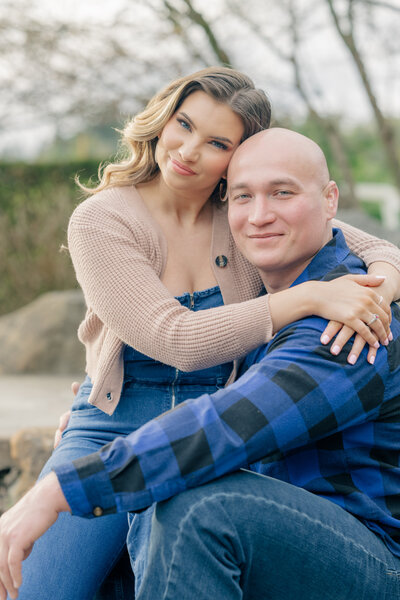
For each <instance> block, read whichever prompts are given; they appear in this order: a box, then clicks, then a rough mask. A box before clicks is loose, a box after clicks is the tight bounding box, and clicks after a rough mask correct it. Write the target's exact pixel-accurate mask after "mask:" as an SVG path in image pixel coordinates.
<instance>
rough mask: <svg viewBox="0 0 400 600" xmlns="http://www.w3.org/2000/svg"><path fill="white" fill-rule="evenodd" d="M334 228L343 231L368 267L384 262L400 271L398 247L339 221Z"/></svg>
mask: <svg viewBox="0 0 400 600" xmlns="http://www.w3.org/2000/svg"><path fill="white" fill-rule="evenodd" d="M333 226H334V227H339V228H340V229H341V230H342V231H343V233H344V237H345V240H346V243H347V245H348V247H349V248H350V250H351V251H352V252H354V254H357V256H359V257H360V258H361V259H362V260H363V261H364V262H365V264H366V265H367V267H369V266H370V265H371V264H372V263H373V262H377V261H382V262H387V263H390V264H391V265H392V266H393V267H395V268H396V269H397V270H398V271H400V250H399V248H397V246H395V245H394V244H391V243H390V242H388V241H387V240H382V239H379V238H377V237H375V236H374V235H371V234H369V233H366V232H365V231H362V230H361V229H358V228H357V227H353V226H352V225H348V224H347V223H343V221H339V219H334V220H333Z"/></svg>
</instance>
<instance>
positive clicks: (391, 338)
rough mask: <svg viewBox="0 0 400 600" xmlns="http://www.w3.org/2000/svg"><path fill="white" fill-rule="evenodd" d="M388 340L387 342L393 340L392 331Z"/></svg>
mask: <svg viewBox="0 0 400 600" xmlns="http://www.w3.org/2000/svg"><path fill="white" fill-rule="evenodd" d="M388 340H389V342H393V333H392V332H390V333H389V335H388Z"/></svg>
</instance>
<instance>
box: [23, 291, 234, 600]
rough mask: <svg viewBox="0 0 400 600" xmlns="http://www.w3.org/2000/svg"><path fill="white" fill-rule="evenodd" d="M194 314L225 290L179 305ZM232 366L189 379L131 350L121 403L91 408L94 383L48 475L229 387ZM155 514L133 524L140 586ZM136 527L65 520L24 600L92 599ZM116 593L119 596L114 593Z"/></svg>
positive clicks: (27, 571) (32, 572)
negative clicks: (166, 413)
mask: <svg viewBox="0 0 400 600" xmlns="http://www.w3.org/2000/svg"><path fill="white" fill-rule="evenodd" d="M177 299H178V300H179V301H180V303H181V304H182V305H183V306H186V307H188V308H190V309H191V310H194V311H196V310H203V309H206V308H213V307H216V306H220V305H222V304H223V300H222V295H221V293H220V290H219V287H217V286H216V287H213V288H210V289H207V290H203V291H200V292H194V293H193V294H188V293H186V294H183V295H182V296H180V297H178V298H177ZM231 369H232V363H226V364H224V365H219V366H216V367H211V368H208V369H202V370H199V371H194V372H191V373H184V372H182V371H179V370H178V369H176V368H174V367H171V366H168V365H165V364H162V363H160V362H158V361H155V360H153V359H151V358H149V357H147V356H145V355H143V354H141V353H140V352H137V351H136V350H134V349H133V348H130V347H128V346H126V347H125V351H124V384H123V389H122V394H121V399H120V402H119V404H118V406H117V408H116V410H115V412H114V413H113V414H112V415H111V416H110V415H107V414H106V413H104V412H102V411H101V410H99V409H98V408H97V407H95V406H93V405H91V404H89V403H88V401H87V400H88V397H89V395H90V391H91V387H92V383H91V381H90V379H89V378H88V377H87V378H86V380H85V381H84V382H83V384H82V385H81V387H80V389H79V392H78V394H77V396H76V398H75V401H74V404H73V407H72V414H71V418H70V421H69V424H68V427H67V429H66V431H65V432H64V434H63V437H62V440H61V443H60V444H59V446H58V447H57V448H56V450H55V451H54V453H53V455H52V457H51V458H50V459H49V461H48V462H47V464H46V466H45V468H44V470H43V472H42V475H43V474H45V473H48V472H49V471H50V470H51V469H52V467H53V466H55V465H56V464H61V463H63V462H66V461H71V460H74V459H76V458H79V457H80V456H83V455H85V454H88V453H91V452H95V451H97V450H99V449H100V448H101V447H102V446H103V445H104V444H106V443H108V442H111V441H113V440H114V439H115V437H117V436H121V435H122V436H126V435H128V434H129V433H131V432H132V431H134V430H135V429H137V428H138V427H140V426H141V425H143V424H144V423H146V422H147V421H149V420H150V419H152V418H154V417H156V416H158V415H159V414H160V413H162V412H164V411H166V410H169V409H170V408H172V407H174V406H176V405H177V404H179V403H180V402H183V401H184V400H187V399H189V398H195V397H198V396H200V395H201V394H204V393H207V394H212V393H213V392H215V391H216V390H217V389H219V388H220V387H223V386H224V385H225V383H226V381H227V379H228V377H229V374H230V372H231ZM151 514H152V509H151V508H150V509H148V510H147V511H144V512H143V513H140V514H139V515H133V514H132V515H130V516H129V520H130V522H131V523H132V527H133V528H135V533H137V535H135V536H130V539H132V538H134V539H135V542H134V543H131V544H130V548H129V552H130V556H131V562H132V565H133V566H134V567H135V571H136V579H137V582H136V583H137V584H139V583H140V579H141V575H142V571H143V568H144V564H145V560H146V555H147V539H148V534H149V528H150V522H151ZM128 526H129V525H128V520H127V516H126V514H124V513H121V514H116V515H109V516H106V517H101V518H99V519H82V518H79V517H71V515H70V514H69V513H62V514H61V515H60V517H59V519H58V520H57V522H56V523H55V524H54V525H53V526H52V527H51V528H50V530H49V531H48V532H46V534H45V535H44V536H42V537H41V538H40V539H39V540H38V541H37V542H36V544H35V546H34V549H33V552H32V554H31V555H30V557H29V558H28V559H27V560H26V561H25V562H24V566H23V568H24V570H23V573H24V584H23V586H22V588H21V589H20V592H19V600H27V599H28V598H29V600H53V599H54V598H58V599H59V600H76V599H77V598H79V600H86V599H87V600H92V598H93V596H94V594H95V593H96V590H97V588H98V587H99V584H100V583H101V582H102V581H103V580H104V579H105V578H106V576H107V574H108V573H109V572H110V571H111V569H112V567H113V566H114V564H115V563H116V562H117V561H118V558H119V556H120V555H121V553H122V552H123V550H124V548H125V541H126V535H127V532H128ZM109 583H110V582H107V590H108V592H107V598H108V599H109V600H116V599H118V600H122V599H124V598H132V597H133V592H132V591H131V590H129V593H128V590H127V584H126V583H125V584H124V585H122V583H121V582H120V581H116V582H115V585H113V586H110V585H109ZM110 587H112V589H113V593H112V594H111V593H110Z"/></svg>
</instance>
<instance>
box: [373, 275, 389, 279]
mask: <svg viewBox="0 0 400 600" xmlns="http://www.w3.org/2000/svg"><path fill="white" fill-rule="evenodd" d="M375 277H376V278H377V279H386V275H375Z"/></svg>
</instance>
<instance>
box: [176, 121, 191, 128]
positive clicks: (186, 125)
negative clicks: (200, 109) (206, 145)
mask: <svg viewBox="0 0 400 600" xmlns="http://www.w3.org/2000/svg"><path fill="white" fill-rule="evenodd" d="M177 121H178V123H179V125H180V126H181V127H183V128H184V129H188V130H189V131H190V125H189V123H188V122H187V121H185V120H184V119H177Z"/></svg>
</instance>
